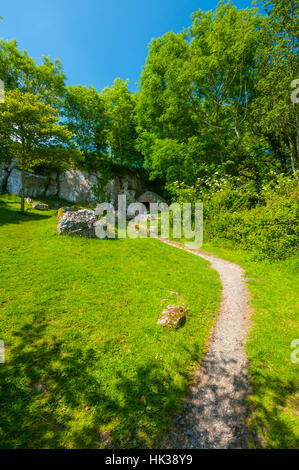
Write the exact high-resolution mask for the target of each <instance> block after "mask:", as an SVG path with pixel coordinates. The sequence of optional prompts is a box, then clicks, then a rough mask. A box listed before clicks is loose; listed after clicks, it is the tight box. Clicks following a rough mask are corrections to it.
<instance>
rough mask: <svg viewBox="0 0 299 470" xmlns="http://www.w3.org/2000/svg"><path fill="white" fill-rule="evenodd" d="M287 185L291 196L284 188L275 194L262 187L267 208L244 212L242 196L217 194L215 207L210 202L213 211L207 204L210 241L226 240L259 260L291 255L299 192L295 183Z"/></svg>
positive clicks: (260, 207) (295, 229) (296, 227)
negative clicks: (251, 252)
mask: <svg viewBox="0 0 299 470" xmlns="http://www.w3.org/2000/svg"><path fill="white" fill-rule="evenodd" d="M290 182H291V185H289V186H292V192H291V189H290V188H288V189H287V188H286V186H287V185H286V184H283V185H282V186H281V187H280V189H279V190H278V191H277V192H276V191H273V190H272V191H271V190H270V189H268V188H266V187H265V190H264V192H263V195H264V198H265V201H266V204H267V205H257V206H256V207H254V208H252V209H247V210H246V209H244V207H245V206H246V200H245V203H244V202H243V201H242V196H241V199H240V198H239V197H238V198H237V199H236V198H235V197H234V196H235V195H236V191H230V192H229V191H227V192H224V193H223V194H221V196H220V198H219V197H218V194H219V193H218V194H217V195H216V204H215V200H214V199H215V198H212V199H211V202H212V207H209V204H208V208H209V209H208V214H209V215H210V217H209V218H208V221H207V231H208V236H209V238H211V239H213V238H215V239H222V240H228V241H230V242H232V243H234V244H237V245H239V246H240V247H242V248H245V249H248V250H250V251H253V252H254V253H255V256H256V257H259V258H268V259H283V258H286V257H287V256H290V255H292V254H293V253H294V252H296V249H298V222H299V220H298V216H299V203H298V201H299V198H298V196H299V191H298V184H296V181H292V179H290ZM295 184H296V187H295V188H294V186H295ZM243 197H245V198H246V194H243ZM236 200H237V204H236V203H235V202H236ZM240 202H241V204H240ZM227 205H228V206H229V205H230V207H227ZM217 206H218V207H217ZM215 209H216V210H215Z"/></svg>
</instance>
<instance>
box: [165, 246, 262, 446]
mask: <svg viewBox="0 0 299 470" xmlns="http://www.w3.org/2000/svg"><path fill="white" fill-rule="evenodd" d="M160 240H161V241H162V242H164V243H167V244H168V245H172V246H176V247H177V248H181V249H185V248H184V247H183V245H181V244H179V243H175V242H170V241H168V240H165V239H160ZM186 251H189V252H191V253H194V254H195V255H197V256H200V257H202V258H204V259H206V260H207V261H209V262H210V263H211V268H212V269H215V270H216V271H217V272H218V273H219V275H220V280H221V283H222V299H221V305H220V311H219V315H218V317H217V321H216V324H215V327H214V328H213V330H212V333H211V336H210V339H209V343H208V344H209V346H208V352H207V353H206V355H205V358H204V361H203V364H202V365H201V367H200V370H199V371H197V372H195V376H194V384H193V385H192V387H191V389H190V392H189V395H188V396H187V398H186V401H185V404H184V413H183V414H182V415H181V416H179V417H177V418H176V419H175V421H174V428H173V431H172V433H171V435H169V436H168V438H167V441H166V443H165V446H166V447H167V448H176V449H178V448H179V449H190V448H191V449H192V448H193V449H210V448H239V449H240V448H248V438H251V439H253V436H251V433H250V432H249V430H248V429H247V427H246V423H245V419H246V407H245V405H244V396H245V395H246V394H247V392H248V388H249V380H248V377H247V358H246V354H245V349H244V340H245V337H246V323H247V319H246V316H247V312H248V293H247V288H246V282H245V280H244V277H243V274H244V273H243V270H242V268H241V267H240V266H238V265H236V264H234V263H231V262H229V261H225V260H223V259H220V258H217V257H216V256H214V255H211V254H208V253H203V252H200V251H197V250H188V249H186Z"/></svg>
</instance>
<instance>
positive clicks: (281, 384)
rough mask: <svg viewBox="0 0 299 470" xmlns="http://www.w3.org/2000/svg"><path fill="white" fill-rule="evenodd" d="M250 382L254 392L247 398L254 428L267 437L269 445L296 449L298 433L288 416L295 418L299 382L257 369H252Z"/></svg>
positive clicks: (297, 405) (298, 443)
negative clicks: (291, 415) (250, 407)
mask: <svg viewBox="0 0 299 470" xmlns="http://www.w3.org/2000/svg"><path fill="white" fill-rule="evenodd" d="M252 385H253V389H254V394H255V395H254V397H253V400H252V397H249V400H248V401H249V404H250V405H252V409H251V411H252V414H251V416H252V417H251V421H252V424H253V426H254V427H255V429H256V430H257V431H258V432H259V433H260V434H261V435H263V436H267V438H270V441H271V444H270V447H272V448H280V449H290V448H291V449H292V448H294V449H298V448H299V434H298V433H295V432H294V428H293V427H292V426H291V420H289V419H288V418H289V417H290V414H292V413H294V418H293V422H294V421H295V419H296V420H298V416H299V382H297V383H296V382H295V381H294V380H282V379H280V378H279V377H273V376H272V374H271V375H270V374H267V371H266V370H265V371H264V370H259V371H254V376H253V384H252ZM282 412H283V414H285V417H284V418H283V415H282ZM295 413H296V416H297V418H295ZM287 417H288V418H287ZM265 445H266V447H268V446H267V444H265Z"/></svg>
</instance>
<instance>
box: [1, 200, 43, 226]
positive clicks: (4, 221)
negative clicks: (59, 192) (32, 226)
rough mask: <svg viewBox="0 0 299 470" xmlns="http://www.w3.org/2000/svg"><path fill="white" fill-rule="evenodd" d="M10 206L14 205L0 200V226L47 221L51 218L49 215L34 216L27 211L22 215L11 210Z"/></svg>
mask: <svg viewBox="0 0 299 470" xmlns="http://www.w3.org/2000/svg"><path fill="white" fill-rule="evenodd" d="M12 204H13V205H15V203H9V202H6V201H1V200H0V226H1V225H8V224H20V223H23V222H32V221H34V220H42V219H49V218H50V217H51V216H50V215H45V214H36V213H34V212H29V211H25V212H24V213H22V212H21V211H17V210H15V209H14V208H13V209H12V208H11V207H10V206H11V205H12Z"/></svg>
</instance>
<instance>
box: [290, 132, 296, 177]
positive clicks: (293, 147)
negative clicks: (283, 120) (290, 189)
mask: <svg viewBox="0 0 299 470" xmlns="http://www.w3.org/2000/svg"><path fill="white" fill-rule="evenodd" d="M289 144H290V157H291V165H292V171H293V174H294V175H296V171H297V152H296V143H294V142H293V141H292V139H291V138H289Z"/></svg>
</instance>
